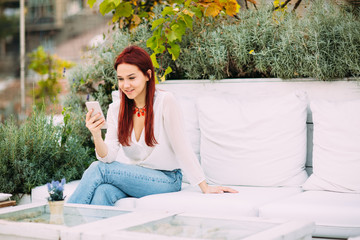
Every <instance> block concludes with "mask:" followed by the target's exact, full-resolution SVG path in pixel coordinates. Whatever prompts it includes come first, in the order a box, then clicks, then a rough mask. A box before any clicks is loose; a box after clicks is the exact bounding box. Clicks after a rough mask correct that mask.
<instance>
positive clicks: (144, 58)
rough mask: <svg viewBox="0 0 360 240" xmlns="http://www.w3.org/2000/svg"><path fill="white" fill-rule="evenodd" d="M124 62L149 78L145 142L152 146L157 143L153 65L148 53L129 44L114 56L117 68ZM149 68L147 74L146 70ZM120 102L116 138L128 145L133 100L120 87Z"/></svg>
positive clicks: (146, 100) (122, 143)
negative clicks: (155, 134)
mask: <svg viewBox="0 0 360 240" xmlns="http://www.w3.org/2000/svg"><path fill="white" fill-rule="evenodd" d="M122 63H126V64H131V65H135V66H137V67H138V68H139V69H140V71H141V72H142V73H143V74H144V75H145V76H146V77H148V78H149V81H147V82H146V99H145V102H146V115H145V142H146V145H148V146H150V147H153V146H155V144H157V142H156V139H155V136H154V111H153V104H154V95H155V77H154V76H155V74H154V66H153V64H152V62H151V58H150V56H149V54H148V53H147V52H146V51H145V50H144V49H142V48H140V47H137V46H130V47H127V48H125V49H124V50H123V51H122V52H121V53H120V54H119V56H118V57H117V58H116V60H115V63H114V68H115V70H117V67H118V65H119V64H122ZM149 69H150V70H151V74H149V72H148V70H149ZM119 91H120V94H121V102H120V109H119V119H118V139H119V142H120V144H121V145H123V146H130V142H131V132H132V130H133V120H132V118H133V109H134V107H135V103H134V100H132V99H129V98H128V97H127V96H126V95H125V94H124V93H123V92H122V91H121V90H120V89H119Z"/></svg>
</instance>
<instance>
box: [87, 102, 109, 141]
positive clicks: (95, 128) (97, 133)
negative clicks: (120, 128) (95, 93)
mask: <svg viewBox="0 0 360 240" xmlns="http://www.w3.org/2000/svg"><path fill="white" fill-rule="evenodd" d="M93 112H94V109H91V110H90V111H89V112H87V114H86V120H85V122H86V127H87V128H88V129H89V130H90V132H91V134H92V135H93V137H94V138H98V137H101V127H102V126H104V124H105V119H104V118H100V119H98V117H100V116H101V114H100V113H97V114H95V115H94V116H92V117H91V114H92V113H93Z"/></svg>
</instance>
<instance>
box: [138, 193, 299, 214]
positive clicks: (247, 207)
mask: <svg viewBox="0 0 360 240" xmlns="http://www.w3.org/2000/svg"><path fill="white" fill-rule="evenodd" d="M232 188H234V189H236V190H238V193H224V194H203V193H201V191H200V189H199V188H198V187H187V188H184V189H183V190H181V191H180V192H174V193H164V194H156V195H149V196H146V197H142V198H140V199H138V201H137V206H136V209H138V210H158V211H159V210H160V211H174V212H185V213H195V214H201V215H207V214H211V215H212V216H228V217H229V216H235V217H236V216H248V217H257V216H258V208H259V206H261V205H263V204H265V203H268V202H271V201H275V200H278V199H282V198H284V197H288V196H291V195H294V194H298V193H300V192H301V191H302V190H301V188H299V187H296V188H292V187H289V188H286V187H283V188H281V187H275V188H273V187H236V186H235V187H232Z"/></svg>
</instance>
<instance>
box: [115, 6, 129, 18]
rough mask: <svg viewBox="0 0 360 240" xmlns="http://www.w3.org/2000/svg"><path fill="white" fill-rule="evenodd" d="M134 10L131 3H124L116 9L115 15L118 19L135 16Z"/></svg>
mask: <svg viewBox="0 0 360 240" xmlns="http://www.w3.org/2000/svg"><path fill="white" fill-rule="evenodd" d="M133 12H134V10H133V8H132V6H131V3H129V2H122V3H120V4H119V6H118V7H117V8H116V11H115V15H116V16H117V19H119V18H120V17H130V16H131V15H132V14H133Z"/></svg>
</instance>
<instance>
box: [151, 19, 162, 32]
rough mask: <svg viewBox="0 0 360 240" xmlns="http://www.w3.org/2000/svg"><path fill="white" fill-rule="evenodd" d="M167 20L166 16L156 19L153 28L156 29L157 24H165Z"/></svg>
mask: <svg viewBox="0 0 360 240" xmlns="http://www.w3.org/2000/svg"><path fill="white" fill-rule="evenodd" d="M165 21H166V19H165V18H159V19H156V20H155V21H153V23H152V27H151V30H154V29H155V28H156V27H157V26H159V25H160V24H163V23H164V22H165Z"/></svg>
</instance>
